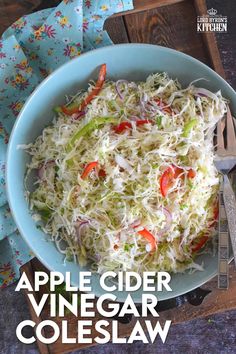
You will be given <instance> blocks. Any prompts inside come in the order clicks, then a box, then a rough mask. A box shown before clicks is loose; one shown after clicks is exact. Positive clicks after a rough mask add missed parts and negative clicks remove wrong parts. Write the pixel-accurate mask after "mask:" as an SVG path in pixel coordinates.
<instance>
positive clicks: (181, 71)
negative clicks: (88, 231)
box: [7, 44, 236, 303]
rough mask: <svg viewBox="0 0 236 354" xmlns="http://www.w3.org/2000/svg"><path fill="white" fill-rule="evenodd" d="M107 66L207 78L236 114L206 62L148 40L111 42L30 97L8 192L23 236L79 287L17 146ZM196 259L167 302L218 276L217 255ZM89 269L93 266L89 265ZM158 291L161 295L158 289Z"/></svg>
mask: <svg viewBox="0 0 236 354" xmlns="http://www.w3.org/2000/svg"><path fill="white" fill-rule="evenodd" d="M102 63H106V64H107V72H108V78H110V79H113V80H117V79H128V80H134V81H137V80H145V79H146V77H147V76H148V75H149V74H151V73H155V72H158V71H166V72H167V73H168V74H169V75H170V77H172V78H178V80H179V81H180V83H181V84H182V85H183V86H187V85H188V84H189V83H190V82H191V81H193V80H195V79H198V78H206V79H208V80H209V81H202V82H201V86H204V87H205V88H207V89H209V90H213V91H217V90H219V89H221V90H222V94H223V96H224V97H226V98H228V99H229V100H230V105H231V109H232V111H233V112H236V93H235V91H234V90H233V89H232V88H231V87H230V86H229V85H228V84H227V82H225V80H223V79H222V78H221V77H220V76H219V75H217V74H216V73H215V72H214V71H213V70H211V69H210V68H209V67H207V66H206V65H204V64H202V63H201V62H200V61H198V60H196V59H194V58H192V57H190V56H188V55H185V54H183V53H180V52H177V51H175V50H172V49H168V48H164V47H160V46H154V45H149V44H121V45H115V46H109V47H105V48H102V49H98V50H94V51H91V52H89V53H86V54H83V55H81V56H80V57H78V58H77V59H74V60H72V61H70V62H68V63H67V64H65V65H63V66H62V67H60V68H59V69H58V70H56V71H55V72H53V73H52V74H51V75H50V76H49V77H48V78H47V79H45V80H44V81H43V82H42V83H41V84H40V85H39V86H38V88H37V89H36V90H35V91H34V92H33V94H32V95H31V96H30V97H29V99H28V100H27V102H26V104H25V105H24V108H23V109H22V111H21V113H20V115H19V117H18V118H17V121H16V123H15V125H14V128H13V131H12V134H11V137H10V141H9V146H8V156H7V191H8V199H9V203H10V207H11V211H12V214H13V216H14V218H15V221H16V224H17V226H18V228H19V231H20V233H21V235H22V236H23V237H24V239H25V241H26V242H27V243H28V245H29V246H30V248H31V249H32V251H33V252H34V253H35V255H36V256H37V257H38V258H39V260H40V261H41V262H42V263H43V264H44V265H45V266H46V267H47V268H48V269H50V270H54V271H60V272H62V273H65V272H66V271H70V272H71V279H72V283H73V284H74V285H77V286H78V284H79V275H80V271H81V270H85V269H84V268H81V267H80V266H79V265H77V264H74V263H72V262H65V263H64V257H63V255H62V254H61V253H59V251H58V250H57V248H56V247H55V245H54V243H53V242H51V241H49V239H48V237H47V236H46V235H45V234H44V233H43V232H42V231H40V230H39V229H37V228H36V224H35V222H34V221H33V219H32V217H31V214H30V211H29V208H28V204H27V202H26V200H25V198H24V184H23V181H24V175H25V172H26V164H27V162H28V161H29V156H28V155H27V154H26V153H25V152H24V150H21V149H17V146H18V145H19V144H28V143H30V142H33V141H34V140H35V138H36V137H37V136H38V135H40V134H41V132H42V130H43V128H44V127H45V126H47V125H48V124H50V123H51V120H52V117H53V111H52V109H53V107H55V106H57V105H60V104H62V103H63V102H64V97H65V95H66V94H72V93H74V92H76V90H78V88H86V87H87V85H88V81H89V80H90V79H91V78H94V79H95V78H96V75H97V69H98V67H99V66H100V65H101V64H102ZM197 262H198V263H199V264H200V263H202V262H203V263H204V271H196V272H195V273H194V274H191V275H190V274H187V273H184V274H180V273H179V274H173V275H172V279H171V284H170V285H171V288H172V292H167V291H163V292H161V293H158V298H159V300H165V299H168V298H171V297H175V296H178V295H181V294H183V293H186V292H188V291H191V290H192V289H194V288H196V287H198V286H200V285H202V284H203V283H205V282H207V281H208V280H209V279H211V278H212V277H213V276H215V275H216V274H217V256H211V255H202V256H199V257H198V258H197ZM86 270H88V269H86ZM92 292H93V293H94V294H96V295H97V296H99V295H101V294H103V293H105V291H104V290H103V289H102V288H101V287H100V285H99V275H98V274H94V275H93V276H92ZM114 294H115V295H116V296H117V301H124V299H125V298H126V296H127V293H125V292H116V291H115V292H114ZM155 295H157V294H156V293H155ZM141 296H142V291H141V290H139V291H136V292H134V293H133V294H132V297H133V299H134V301H135V302H137V303H140V302H141Z"/></svg>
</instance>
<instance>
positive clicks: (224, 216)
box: [215, 107, 236, 289]
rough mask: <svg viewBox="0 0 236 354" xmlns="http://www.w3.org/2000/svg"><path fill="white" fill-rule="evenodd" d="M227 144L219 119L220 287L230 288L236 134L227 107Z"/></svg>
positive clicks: (235, 244) (235, 236) (235, 238)
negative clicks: (232, 177) (229, 174)
mask: <svg viewBox="0 0 236 354" xmlns="http://www.w3.org/2000/svg"><path fill="white" fill-rule="evenodd" d="M225 123H226V144H225V141H224V135H223V131H224V128H225V127H224V123H223V121H222V120H221V121H219V122H218V124H217V150H216V157H215V166H216V168H217V169H218V171H219V172H221V174H222V175H223V180H222V183H221V188H220V192H219V248H218V249H219V253H218V255H219V264H218V267H219V272H218V287H219V288H221V289H226V288H228V252H229V240H228V233H229V234H230V238H231V243H232V248H233V254H234V260H235V264H236V199H235V194H234V191H233V189H232V186H231V184H230V181H229V178H228V173H229V172H230V171H231V170H232V168H233V167H234V166H235V165H236V134H235V128H234V122H233V118H232V115H231V113H230V109H229V107H228V108H227V115H226V122H225Z"/></svg>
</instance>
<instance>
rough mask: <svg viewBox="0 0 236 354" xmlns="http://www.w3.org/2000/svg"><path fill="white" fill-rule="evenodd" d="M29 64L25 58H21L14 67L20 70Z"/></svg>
mask: <svg viewBox="0 0 236 354" xmlns="http://www.w3.org/2000/svg"><path fill="white" fill-rule="evenodd" d="M28 66H29V63H28V61H27V60H25V59H24V60H21V62H20V63H18V64H16V65H15V68H17V69H20V70H25V69H26V68H27V67H28Z"/></svg>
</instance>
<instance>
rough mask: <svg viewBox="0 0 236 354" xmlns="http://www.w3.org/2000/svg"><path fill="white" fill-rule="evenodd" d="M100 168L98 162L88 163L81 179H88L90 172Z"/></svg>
mask: <svg viewBox="0 0 236 354" xmlns="http://www.w3.org/2000/svg"><path fill="white" fill-rule="evenodd" d="M97 166H98V161H93V162H90V163H88V164H87V165H86V166H85V168H84V171H83V173H82V175H81V178H82V179H85V178H86V177H88V175H89V174H90V172H91V171H92V170H93V169H94V168H96V167H97Z"/></svg>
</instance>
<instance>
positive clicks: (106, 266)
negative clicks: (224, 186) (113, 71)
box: [25, 73, 226, 274]
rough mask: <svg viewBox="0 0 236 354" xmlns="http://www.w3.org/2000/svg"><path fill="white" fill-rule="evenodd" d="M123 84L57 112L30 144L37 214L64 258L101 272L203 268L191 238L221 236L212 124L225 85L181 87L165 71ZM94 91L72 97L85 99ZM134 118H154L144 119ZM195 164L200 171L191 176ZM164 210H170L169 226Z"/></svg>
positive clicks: (220, 109)
mask: <svg viewBox="0 0 236 354" xmlns="http://www.w3.org/2000/svg"><path fill="white" fill-rule="evenodd" d="M92 88H93V84H91V85H90V87H89V89H88V92H91V90H92ZM119 90H120V91H121V92H120V93H122V96H121V95H118V92H117V88H116V83H115V82H111V81H106V82H105V84H104V86H103V89H102V90H101V91H100V93H99V94H98V96H96V97H95V98H94V99H93V100H92V102H91V103H90V104H89V105H88V106H87V110H86V114H85V116H84V117H81V118H80V119H79V120H76V119H74V118H73V116H72V117H69V116H67V115H65V114H63V113H61V112H60V111H59V113H58V114H57V115H56V116H55V118H54V120H53V123H52V124H51V125H50V126H48V127H46V128H45V129H44V130H43V132H42V134H41V135H40V136H39V137H38V138H37V139H36V141H35V142H34V143H33V144H30V145H28V146H27V147H25V148H26V149H27V151H28V152H29V154H30V155H31V157H32V158H31V161H30V163H29V165H28V167H27V168H28V170H27V176H29V174H30V173H31V172H32V171H33V170H36V171H40V173H38V176H40V177H36V181H35V189H34V191H33V192H29V191H28V195H29V203H30V209H31V210H32V212H33V214H34V218H35V220H39V219H40V220H41V227H42V229H43V231H44V232H45V233H47V234H48V235H49V237H50V238H51V239H52V240H53V241H55V243H56V245H57V247H58V248H59V250H60V251H61V252H62V253H64V254H65V255H66V258H67V259H71V260H74V261H76V262H79V264H81V265H86V264H90V265H91V269H92V270H94V271H97V272H98V273H103V272H105V271H109V270H112V271H115V272H118V271H129V270H132V271H136V272H138V273H140V274H141V273H142V272H143V271H158V270H165V271H170V272H181V271H184V270H185V269H193V268H195V269H202V268H201V267H200V266H199V265H198V264H196V263H195V256H196V252H193V245H194V244H197V243H198V242H199V241H200V240H201V237H203V236H204V235H209V239H211V238H212V236H213V235H214V234H215V231H214V225H212V224H213V223H212V221H213V219H214V206H215V204H216V198H217V192H218V186H219V175H218V173H217V170H216V168H215V166H214V163H213V159H214V146H213V139H212V134H209V132H212V131H213V129H214V127H215V124H216V123H217V121H218V120H219V119H221V118H222V117H223V115H224V113H225V112H226V101H225V100H224V99H223V98H222V96H221V93H220V91H218V92H217V93H215V94H213V93H210V92H209V91H208V90H205V89H200V88H197V87H195V86H193V84H192V83H191V84H190V85H189V86H188V87H187V88H185V89H182V88H181V86H180V84H179V82H178V81H177V80H172V79H170V78H169V77H168V75H167V74H166V73H157V74H153V75H150V76H149V77H148V78H147V80H146V81H145V82H139V83H137V84H134V83H125V82H122V85H120V88H119ZM88 92H85V93H79V94H77V95H76V96H75V97H72V98H70V100H71V101H72V102H73V101H74V102H78V105H79V103H80V102H81V99H83V98H84V97H85V96H86V95H87V94H88ZM106 119H107V120H106ZM137 119H139V120H142V119H149V120H150V122H148V123H147V124H143V125H140V126H138V124H136V121H137ZM124 121H125V122H129V123H130V124H131V126H130V128H126V129H124V130H123V131H122V132H121V133H116V132H115V131H114V126H118V125H119V124H120V123H121V122H124ZM94 122H95V123H96V124H95V123H94ZM85 126H86V127H85ZM88 127H89V128H88ZM81 131H82V133H81ZM92 161H97V162H98V166H99V168H100V169H102V170H103V171H105V173H103V176H102V177H101V176H100V175H99V170H98V169H93V170H92V171H91V172H90V173H89V175H88V176H87V178H85V179H82V178H81V175H82V173H83V171H84V168H85V166H86V165H88V164H89V163H90V162H92ZM169 166H177V167H179V168H181V169H182V175H183V178H181V177H179V178H176V179H175V181H174V183H173V185H171V187H170V189H169V190H168V193H167V195H166V196H165V197H163V195H162V193H161V189H160V178H161V176H162V175H163V173H164V171H165V170H166V169H167V168H168V167H169ZM190 168H191V169H193V170H194V171H195V172H196V175H195V177H194V178H191V179H190V178H188V177H187V172H188V171H189V169H190ZM164 208H165V209H164ZM164 210H168V212H169V213H170V215H171V222H170V224H169V225H168V228H166V227H165V226H166V222H167V220H166V214H165V212H164ZM135 223H136V224H138V225H140V226H139V229H140V228H142V227H143V228H145V229H147V230H149V232H150V233H151V234H152V235H153V236H154V238H155V240H156V243H157V248H156V250H155V252H148V249H149V248H147V247H146V246H147V243H148V241H147V239H145V238H144V237H142V235H140V234H139V233H138V232H137V231H138V229H137V228H136V227H134V226H133V225H134V224H135ZM81 224H83V227H82V225H81Z"/></svg>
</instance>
